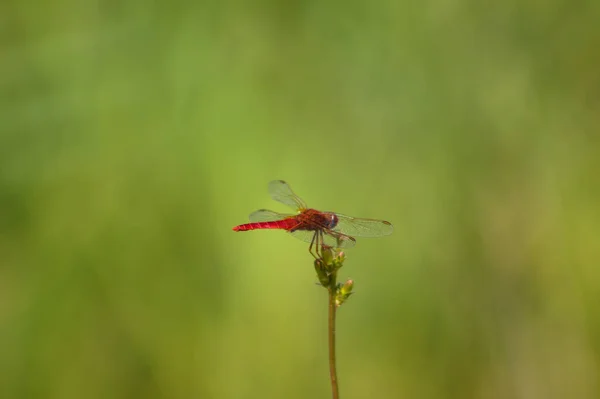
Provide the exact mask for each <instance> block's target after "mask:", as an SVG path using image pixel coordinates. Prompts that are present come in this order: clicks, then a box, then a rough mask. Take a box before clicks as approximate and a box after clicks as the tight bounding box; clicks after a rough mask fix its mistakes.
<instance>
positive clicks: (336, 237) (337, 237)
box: [323, 231, 356, 248]
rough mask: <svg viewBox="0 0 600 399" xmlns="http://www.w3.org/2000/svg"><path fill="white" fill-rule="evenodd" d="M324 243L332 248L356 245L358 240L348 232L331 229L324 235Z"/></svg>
mask: <svg viewBox="0 0 600 399" xmlns="http://www.w3.org/2000/svg"><path fill="white" fill-rule="evenodd" d="M323 243H324V244H325V245H328V246H330V247H332V248H350V247H353V246H354V245H356V240H355V239H354V238H352V237H350V236H347V235H346V234H341V233H334V232H332V231H330V232H327V233H325V234H324V235H323Z"/></svg>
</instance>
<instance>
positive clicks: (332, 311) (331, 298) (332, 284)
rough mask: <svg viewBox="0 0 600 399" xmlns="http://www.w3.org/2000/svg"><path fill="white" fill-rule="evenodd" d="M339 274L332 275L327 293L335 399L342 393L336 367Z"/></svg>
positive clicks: (330, 361)
mask: <svg viewBox="0 0 600 399" xmlns="http://www.w3.org/2000/svg"><path fill="white" fill-rule="evenodd" d="M336 274H337V273H335V272H334V273H333V274H332V275H331V280H330V284H329V287H327V291H329V323H328V336H329V377H330V379H331V393H332V397H333V399H339V397H340V392H339V388H338V379H337V369H336V365H335V313H336V310H337V306H336V304H335V294H336V292H335V291H336V285H337V281H336V280H337V278H336Z"/></svg>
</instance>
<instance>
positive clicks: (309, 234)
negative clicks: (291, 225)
mask: <svg viewBox="0 0 600 399" xmlns="http://www.w3.org/2000/svg"><path fill="white" fill-rule="evenodd" d="M289 233H290V234H291V235H292V236H294V237H296V238H297V239H299V240H302V241H304V242H311V241H312V239H313V236H314V235H315V232H314V231H313V230H295V231H290V232H289ZM323 243H324V244H325V245H328V246H330V247H333V248H350V247H353V246H354V245H355V244H356V240H355V239H354V238H352V237H348V236H347V235H345V234H340V233H337V234H336V233H333V234H331V233H329V234H328V233H325V234H324V235H323Z"/></svg>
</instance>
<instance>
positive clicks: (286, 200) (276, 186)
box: [269, 180, 306, 210]
mask: <svg viewBox="0 0 600 399" xmlns="http://www.w3.org/2000/svg"><path fill="white" fill-rule="evenodd" d="M269 194H271V198H273V199H274V200H275V201H278V202H281V203H282V204H285V205H287V206H289V207H292V208H294V209H296V210H302V209H306V204H305V203H304V201H302V199H300V197H298V196H297V195H296V194H294V192H293V191H292V189H291V188H290V186H289V184H287V183H286V182H284V181H283V180H273V181H272V182H270V183H269Z"/></svg>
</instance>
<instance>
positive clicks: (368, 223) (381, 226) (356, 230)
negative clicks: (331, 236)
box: [332, 213, 394, 237]
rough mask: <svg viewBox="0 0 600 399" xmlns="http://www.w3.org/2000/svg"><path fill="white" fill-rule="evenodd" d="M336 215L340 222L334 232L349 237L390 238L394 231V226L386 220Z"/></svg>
mask: <svg viewBox="0 0 600 399" xmlns="http://www.w3.org/2000/svg"><path fill="white" fill-rule="evenodd" d="M336 215H337V217H338V222H337V225H336V226H335V227H334V228H333V229H332V230H333V231H335V232H339V233H342V234H347V235H349V236H355V237H382V236H389V235H390V234H392V232H393V231H394V226H392V224H391V223H390V222H387V221H385V220H376V219H361V218H353V217H352V216H346V215H340V214H339V213H336Z"/></svg>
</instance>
